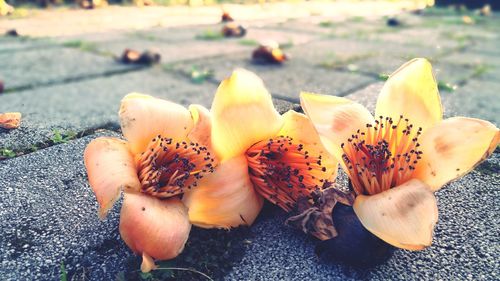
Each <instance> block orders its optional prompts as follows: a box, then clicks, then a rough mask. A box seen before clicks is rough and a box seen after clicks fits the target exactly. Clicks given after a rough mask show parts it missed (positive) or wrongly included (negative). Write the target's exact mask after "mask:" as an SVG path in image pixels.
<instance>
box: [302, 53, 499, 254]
mask: <svg viewBox="0 0 500 281" xmlns="http://www.w3.org/2000/svg"><path fill="white" fill-rule="evenodd" d="M301 105H302V107H303V109H304V110H305V112H306V114H307V116H308V117H309V118H310V120H311V121H312V122H313V124H314V126H315V128H316V131H317V132H318V133H319V135H320V136H321V140H322V141H323V144H324V145H325V148H326V149H327V150H328V151H329V152H330V153H331V154H332V155H334V156H335V158H336V159H339V160H341V162H340V163H341V166H342V167H343V169H344V170H345V171H346V173H347V174H348V175H349V178H350V181H351V184H352V191H353V192H354V194H355V196H356V198H355V201H354V204H353V209H354V212H355V214H356V215H357V217H358V218H359V220H360V221H361V223H362V224H363V226H364V227H365V228H366V229H368V230H369V231H370V232H372V233H373V234H374V235H376V236H378V237H379V238H380V239H382V240H383V241H385V242H387V243H389V244H391V245H393V246H396V247H399V248H403V249H408V250H422V249H424V248H425V247H427V246H429V245H431V243H432V236H433V229H434V226H435V224H436V222H437V219H438V210H437V204H436V198H435V196H434V194H433V193H434V192H435V191H438V190H439V189H440V188H442V187H443V186H444V185H445V184H447V183H448V182H450V181H452V180H454V179H457V178H459V177H461V176H463V175H465V174H466V173H468V172H469V171H471V170H472V169H473V168H474V167H475V166H476V165H478V164H479V163H480V162H482V161H483V160H485V159H486V158H487V157H488V156H489V155H490V154H491V153H492V152H493V150H494V149H495V148H496V147H497V145H498V141H499V139H500V132H499V130H498V128H496V127H495V126H494V125H493V124H491V123H490V122H487V121H484V120H480V119H474V118H466V117H452V118H449V119H446V120H442V114H443V111H442V107H441V101H440V97H439V92H438V87H437V84H436V81H435V79H434V76H433V74H432V67H431V64H430V63H429V62H428V61H427V60H425V59H414V60H411V61H409V62H407V63H406V64H404V65H403V66H402V67H400V68H399V69H398V70H396V72H394V73H393V74H392V75H391V76H390V77H389V79H388V80H387V82H386V83H385V85H384V87H383V89H382V91H381V93H380V95H379V97H378V100H377V106H376V111H375V116H378V118H377V119H374V117H373V116H372V115H371V113H370V112H369V111H368V110H367V109H366V108H364V107H363V106H362V105H360V104H358V103H355V102H353V101H350V100H348V99H346V98H342V97H335V96H324V95H317V94H311V93H302V94H301ZM334 239H335V238H334ZM333 250H334V249H332V251H333Z"/></svg>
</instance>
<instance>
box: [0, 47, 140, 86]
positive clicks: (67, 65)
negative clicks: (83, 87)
mask: <svg viewBox="0 0 500 281" xmlns="http://www.w3.org/2000/svg"><path fill="white" fill-rule="evenodd" d="M0 61H1V62H2V64H1V65H0V76H1V77H2V79H3V81H4V83H5V88H6V90H8V89H15V88H21V87H32V86H36V85H40V84H48V83H54V82H57V81H64V80H68V79H78V78H80V77H85V76H97V75H104V74H106V73H110V72H117V71H126V70H128V69H131V68H133V67H131V66H127V65H123V64H119V63H117V62H115V61H114V60H113V59H111V58H110V57H102V56H98V55H95V54H91V53H89V52H83V51H81V50H77V49H69V48H42V49H32V50H26V51H23V52H2V53H0Z"/></svg>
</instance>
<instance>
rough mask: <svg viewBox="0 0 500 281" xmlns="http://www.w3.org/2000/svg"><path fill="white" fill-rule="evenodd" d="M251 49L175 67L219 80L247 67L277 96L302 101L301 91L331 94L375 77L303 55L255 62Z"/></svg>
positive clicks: (346, 91) (369, 81)
mask: <svg viewBox="0 0 500 281" xmlns="http://www.w3.org/2000/svg"><path fill="white" fill-rule="evenodd" d="M250 56H251V52H248V54H239V55H237V56H236V55H233V56H231V57H218V58H212V59H205V60H202V61H193V62H190V63H187V64H186V63H181V64H176V65H174V66H173V69H175V70H177V71H181V72H184V73H190V72H191V69H192V68H193V67H195V68H197V69H205V70H211V71H212V72H213V74H214V77H213V78H214V80H215V81H221V80H223V79H224V78H226V77H228V76H229V75H230V73H231V71H232V70H233V69H235V68H245V69H248V70H250V71H253V72H255V73H257V75H259V77H261V78H262V80H263V81H264V84H265V85H266V87H267V88H268V89H269V91H270V92H271V93H272V94H273V95H275V96H277V97H283V98H288V99H291V100H295V101H298V98H299V93H300V92H301V91H311V92H318V93H324V94H330V95H344V94H346V93H348V92H350V91H353V90H355V89H358V88H359V87H363V86H365V85H367V84H369V83H371V82H373V81H375V79H374V78H372V77H368V76H364V75H359V74H356V73H346V72H339V71H335V70H331V69H326V68H322V67H318V66H315V65H310V64H309V63H308V62H307V61H304V60H301V59H300V58H292V59H291V60H290V61H288V62H286V63H285V64H283V65H259V64H254V63H252V61H251V59H250Z"/></svg>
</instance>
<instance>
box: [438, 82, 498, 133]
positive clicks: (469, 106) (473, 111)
mask: <svg viewBox="0 0 500 281" xmlns="http://www.w3.org/2000/svg"><path fill="white" fill-rule="evenodd" d="M499 93H500V81H498V80H496V81H480V80H476V79H474V80H469V81H468V82H467V84H466V85H464V86H463V87H459V88H458V89H456V90H455V91H454V92H453V93H451V94H450V98H449V99H448V100H446V103H445V106H446V105H447V106H448V107H449V108H455V109H456V111H457V113H458V114H460V115H464V116H469V117H475V118H480V119H485V120H488V121H490V122H492V123H494V124H496V125H497V126H499V125H500V115H499V112H500V99H499Z"/></svg>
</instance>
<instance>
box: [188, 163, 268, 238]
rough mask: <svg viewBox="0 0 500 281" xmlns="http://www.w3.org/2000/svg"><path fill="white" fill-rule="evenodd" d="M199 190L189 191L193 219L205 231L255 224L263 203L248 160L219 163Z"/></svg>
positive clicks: (190, 210)
mask: <svg viewBox="0 0 500 281" xmlns="http://www.w3.org/2000/svg"><path fill="white" fill-rule="evenodd" d="M198 185H199V186H198V187H195V188H193V189H192V190H191V191H189V192H186V193H185V194H184V197H183V201H184V204H186V206H187V207H188V208H189V220H190V221H191V223H193V224H194V225H196V226H200V227H204V228H212V227H218V228H230V227H237V226H240V225H251V224H252V223H253V222H254V220H255V218H256V217H257V215H258V214H259V212H260V210H261V208H262V204H263V200H262V197H260V195H258V194H257V193H256V192H255V189H254V187H253V185H252V183H251V182H250V178H249V176H248V166H247V162H246V158H245V157H244V156H239V157H236V158H232V159H230V160H228V161H225V162H224V163H221V164H219V166H217V168H216V169H215V172H214V173H213V174H211V175H208V176H206V177H205V178H203V179H202V180H201V181H200V182H199V183H198Z"/></svg>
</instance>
